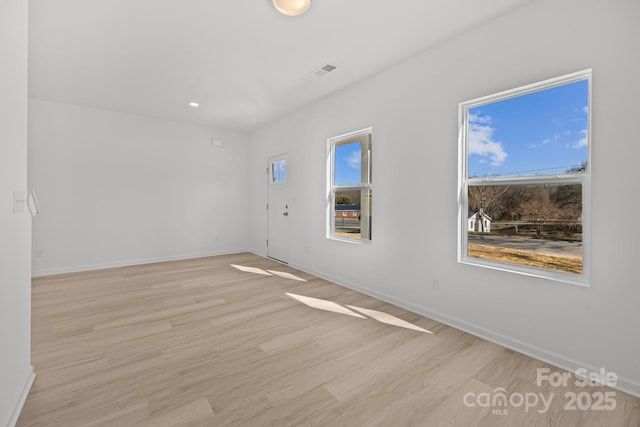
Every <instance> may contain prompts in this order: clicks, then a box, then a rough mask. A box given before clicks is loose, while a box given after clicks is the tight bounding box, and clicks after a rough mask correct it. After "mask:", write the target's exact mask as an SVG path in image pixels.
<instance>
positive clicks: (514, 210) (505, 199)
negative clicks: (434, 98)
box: [458, 70, 591, 285]
mask: <svg viewBox="0 0 640 427" xmlns="http://www.w3.org/2000/svg"><path fill="white" fill-rule="evenodd" d="M590 88H591V70H586V71H581V72H578V73H574V74H570V75H567V76H562V77H558V78H555V79H551V80H547V81H544V82H540V83H535V84H532V85H528V86H525V87H521V88H518V89H514V90H510V91H506V92H502V93H498V94H495V95H490V96H486V97H483V98H479V99H475V100H471V101H468V102H463V103H461V104H460V105H459V123H460V130H459V136H460V141H459V143H460V146H459V152H460V161H459V174H460V178H459V233H458V236H459V238H458V261H459V262H463V263H466V264H473V265H478V266H483V267H489V268H495V269H500V270H507V271H512V272H516V273H521V274H527V275H532V276H539V277H545V278H549V279H554V280H559V281H563V282H569V283H577V284H582V285H588V284H589V211H590V210H589V201H590V200H589V188H590V177H591V172H590V171H591V159H590V151H591V139H590V135H591V132H590V100H591V96H590V93H591V90H590Z"/></svg>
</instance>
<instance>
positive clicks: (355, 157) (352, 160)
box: [345, 150, 362, 169]
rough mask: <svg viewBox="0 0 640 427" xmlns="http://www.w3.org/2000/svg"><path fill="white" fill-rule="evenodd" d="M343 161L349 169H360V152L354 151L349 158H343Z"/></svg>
mask: <svg viewBox="0 0 640 427" xmlns="http://www.w3.org/2000/svg"><path fill="white" fill-rule="evenodd" d="M345 160H346V161H347V165H349V167H350V168H353V169H360V164H361V163H362V152H361V151H360V150H354V151H352V152H351V154H350V155H349V157H347V158H345Z"/></svg>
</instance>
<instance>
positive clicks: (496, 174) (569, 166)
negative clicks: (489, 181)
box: [470, 165, 582, 178]
mask: <svg viewBox="0 0 640 427" xmlns="http://www.w3.org/2000/svg"><path fill="white" fill-rule="evenodd" d="M581 166H582V165H565V166H556V167H553V168H541V169H528V170H522V171H515V172H503V173H500V174H498V173H494V174H493V175H491V176H494V177H498V176H517V175H520V174H523V173H531V172H543V171H551V170H556V169H564V170H565V171H568V170H570V169H573V168H579V167H581ZM485 176H486V177H489V175H485ZM482 177H483V176H481V175H476V176H472V177H470V178H482Z"/></svg>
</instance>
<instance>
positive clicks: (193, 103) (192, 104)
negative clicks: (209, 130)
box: [189, 101, 200, 108]
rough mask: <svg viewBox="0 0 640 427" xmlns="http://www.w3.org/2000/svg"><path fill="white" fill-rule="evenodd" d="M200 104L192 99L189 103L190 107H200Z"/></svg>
mask: <svg viewBox="0 0 640 427" xmlns="http://www.w3.org/2000/svg"><path fill="white" fill-rule="evenodd" d="M199 106H200V104H198V103H197V102H195V101H191V102H190V103H189V107H193V108H198V107H199Z"/></svg>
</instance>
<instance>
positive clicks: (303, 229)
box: [250, 0, 640, 395]
mask: <svg viewBox="0 0 640 427" xmlns="http://www.w3.org/2000/svg"><path fill="white" fill-rule="evenodd" d="M639 16H640V2H638V1H637V0H613V1H608V2H602V1H599V0H587V1H583V0H562V1H560V2H558V1H556V0H537V1H535V2H532V3H530V4H528V5H526V6H525V7H523V8H521V9H518V10H516V11H514V12H512V13H509V14H508V15H505V16H502V17H500V18H498V19H496V20H494V21H492V22H490V23H489V24H487V25H484V26H481V27H478V28H475V29H473V30H472V31H470V32H467V33H465V34H463V35H461V36H459V37H456V38H454V39H452V40H449V41H448V42H446V43H443V44H442V45H440V46H438V47H436V48H433V49H430V50H429V51H427V52H424V53H423V54H420V55H418V56H416V57H414V58H412V59H410V60H408V61H406V62H404V63H402V64H399V65H397V66H395V67H393V68H391V69H389V70H387V71H386V72H383V73H381V74H378V75H376V76H374V77H372V78H370V79H368V80H366V81H363V82H361V83H359V84H357V85H355V86H353V87H351V88H349V89H348V90H345V91H343V92H341V93H338V94H335V95H333V96H330V97H328V98H325V99H324V100H322V101H320V102H318V103H315V104H313V105H311V106H309V107H307V108H305V109H302V110H300V111H298V112H296V113H294V114H292V115H290V116H289V117H287V118H286V119H283V120H280V121H278V122H276V123H273V124H271V125H269V126H266V127H264V128H262V129H260V130H259V131H257V132H254V133H253V134H252V141H251V146H252V149H251V153H252V160H251V172H252V178H251V200H252V208H251V209H250V212H251V219H250V226H251V247H252V248H253V250H254V251H255V252H257V253H261V254H264V253H265V252H266V248H265V243H264V242H265V236H266V229H265V224H266V221H265V211H264V203H265V202H266V184H265V176H264V173H263V170H264V165H265V164H266V163H265V162H266V158H267V156H269V155H272V154H277V153H281V152H289V154H290V163H289V182H290V186H291V191H292V193H291V201H292V203H291V209H290V217H289V218H290V220H291V226H292V235H293V236H295V238H292V239H291V251H290V253H291V258H290V262H291V264H292V265H294V266H297V267H300V268H302V269H305V270H307V271H310V272H315V273H317V274H319V275H321V276H324V277H327V278H330V279H333V280H335V281H337V282H338V283H342V284H345V285H347V286H351V287H353V288H357V289H360V290H363V291H365V292H367V293H370V294H372V295H376V296H378V297H382V298H383V299H386V300H388V301H391V302H395V303H396V304H399V305H402V306H405V307H407V308H410V309H412V310H414V311H417V312H421V313H423V314H426V315H429V316H431V317H434V318H436V319H440V320H441V321H445V322H447V323H450V324H452V325H456V326H458V327H461V328H463V329H466V330H468V331H471V332H473V333H475V334H478V335H481V336H484V337H486V338H489V339H491V340H494V341H498V342H501V343H503V344H505V345H507V346H509V347H512V348H515V349H518V350H520V351H522V352H525V353H528V354H531V355H533V356H535V357H538V358H541V359H544V360H547V361H550V362H552V363H554V364H556V365H558V366H562V367H567V368H570V369H575V368H577V367H583V366H584V367H586V368H590V369H595V368H600V367H604V368H606V369H607V370H610V371H614V372H616V373H617V374H618V375H619V376H621V378H622V379H621V381H620V382H619V387H620V388H621V389H624V390H628V391H631V392H633V393H634V394H636V395H640V363H638V361H639V360H640V339H638V336H639V335H638V331H637V327H638V325H640V310H639V309H638V301H640V286H639V285H640V283H639V282H638V279H637V277H638V273H637V269H636V268H637V263H638V256H639V255H640V232H639V231H638V230H639V229H638V227H634V226H631V225H630V224H629V223H628V222H627V221H623V220H622V218H625V217H626V216H627V214H628V213H636V212H640V203H639V201H638V196H637V189H636V188H635V187H636V185H635V184H637V182H638V175H637V174H638V172H637V170H638V167H637V164H638V159H639V158H640V148H639V147H640V144H638V141H637V139H638V137H637V135H638V128H637V118H636V116H637V109H636V104H637V101H638V99H640V83H639V81H638V70H639V68H640V56H639V55H638V54H637V50H638V41H639V40H640V27H639V26H638V24H637V18H638V17H639ZM586 68H593V115H592V117H593V134H592V136H593V140H592V141H593V148H592V154H593V161H592V163H593V182H592V187H593V188H592V203H593V212H592V227H593V228H592V243H593V247H592V268H591V274H592V283H591V287H590V288H584V287H579V286H575V285H565V284H561V283H557V282H551V281H546V280H543V279H539V278H533V277H526V276H520V275H515V274H512V273H506V272H499V271H494V270H489V269H483V268H479V267H473V266H467V265H461V264H458V263H457V262H456V239H457V237H456V232H457V230H456V227H457V219H456V214H457V197H456V196H457V174H458V172H457V155H458V152H457V106H458V103H459V102H462V101H465V100H469V99H473V98H476V97H479V96H482V95H488V94H491V93H495V92H498V91H502V90H506V89H510V88H514V87H518V86H521V85H524V84H527V83H532V82H536V81H540V80H544V79H547V78H551V77H556V76H559V75H563V74H567V73H570V72H574V71H578V70H583V69H586ZM337 72H339V70H338V71H337ZM367 126H373V182H374V201H373V242H372V244H371V245H355V244H348V243H344V242H338V241H330V240H327V239H325V190H326V189H325V182H326V181H325V179H326V177H325V173H326V171H325V150H326V139H327V138H328V137H332V136H335V135H339V134H342V133H345V132H348V131H354V130H358V129H362V128H365V127H367ZM398 206H402V207H403V211H405V212H406V214H407V217H406V221H398V217H397V215H398V210H397V207H398ZM408 206H409V207H410V208H409V209H407V207H408ZM435 278H437V279H439V283H440V290H439V291H435V290H433V288H432V283H433V280H434V279H435Z"/></svg>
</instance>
